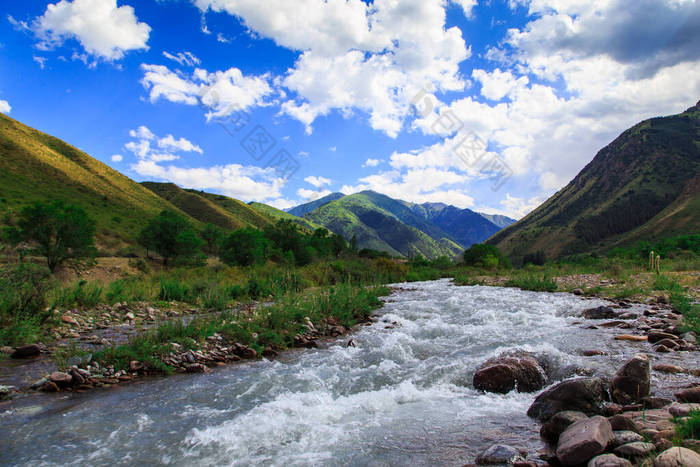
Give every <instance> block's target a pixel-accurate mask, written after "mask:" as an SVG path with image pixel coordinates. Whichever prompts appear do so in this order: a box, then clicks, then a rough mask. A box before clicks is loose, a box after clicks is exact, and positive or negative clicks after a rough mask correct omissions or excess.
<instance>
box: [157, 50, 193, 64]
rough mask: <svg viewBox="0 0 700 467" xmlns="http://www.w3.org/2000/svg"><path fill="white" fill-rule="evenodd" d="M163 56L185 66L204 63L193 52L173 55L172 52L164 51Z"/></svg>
mask: <svg viewBox="0 0 700 467" xmlns="http://www.w3.org/2000/svg"><path fill="white" fill-rule="evenodd" d="M163 56H164V57H165V58H167V59H169V60H172V61H174V62H177V63H179V64H180V65H184V66H195V65H199V64H200V63H202V62H201V61H200V60H199V59H198V58H197V57H196V56H195V55H194V54H193V53H192V52H188V51H184V52H177V53H176V54H171V53H170V52H167V51H165V50H164V51H163Z"/></svg>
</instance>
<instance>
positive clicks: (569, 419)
mask: <svg viewBox="0 0 700 467" xmlns="http://www.w3.org/2000/svg"><path fill="white" fill-rule="evenodd" d="M587 418H588V415H586V414H585V413H583V412H575V411H573V410H564V411H563V412H559V413H556V414H554V416H552V418H550V419H549V420H547V421H546V422H545V423H544V424H543V425H542V428H540V436H541V437H542V439H544V440H545V441H547V442H548V443H549V444H551V445H552V446H556V445H557V442H558V441H559V436H561V434H562V433H563V432H564V431H565V430H566V429H567V428H568V427H569V426H570V425H572V424H573V423H576V422H578V421H579V420H585V419H587Z"/></svg>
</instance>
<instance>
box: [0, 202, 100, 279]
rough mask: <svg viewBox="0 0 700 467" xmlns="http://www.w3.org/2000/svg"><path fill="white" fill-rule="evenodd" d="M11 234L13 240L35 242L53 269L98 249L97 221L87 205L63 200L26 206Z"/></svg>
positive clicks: (15, 241) (85, 256)
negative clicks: (96, 242)
mask: <svg viewBox="0 0 700 467" xmlns="http://www.w3.org/2000/svg"><path fill="white" fill-rule="evenodd" d="M7 237H8V239H9V240H10V241H11V242H13V243H19V242H27V243H29V244H31V245H35V246H36V251H37V252H38V253H39V254H41V255H42V256H45V257H46V264H47V265H48V267H49V269H50V270H51V272H54V271H55V270H56V269H57V268H58V267H59V266H60V265H62V264H63V263H64V262H66V261H68V260H76V261H80V260H84V259H87V258H91V257H94V255H95V251H96V250H95V238H94V237H95V221H93V220H92V219H91V218H90V217H89V216H88V215H87V213H86V212H85V211H84V210H83V209H81V208H79V207H77V206H72V205H66V204H64V203H63V202H62V201H54V202H53V203H51V204H46V203H41V202H36V203H34V204H33V205H31V206H27V207H25V208H24V209H22V211H21V212H20V215H19V219H18V221H17V225H16V226H12V227H10V228H9V229H8V230H7Z"/></svg>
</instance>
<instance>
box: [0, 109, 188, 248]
mask: <svg viewBox="0 0 700 467" xmlns="http://www.w3.org/2000/svg"><path fill="white" fill-rule="evenodd" d="M53 200H64V201H66V202H68V203H71V204H74V205H76V206H80V207H81V208H83V209H84V210H85V211H86V212H87V213H88V214H89V215H90V217H92V218H93V219H95V221H96V223H97V231H96V237H97V244H98V246H99V247H100V248H105V249H112V250H116V249H118V248H120V247H122V246H124V244H129V243H133V242H134V241H135V239H136V237H137V235H138V233H139V232H140V230H141V228H143V225H144V223H145V222H146V220H147V219H150V218H151V217H153V216H155V215H157V214H158V213H159V212H160V211H161V210H163V209H166V208H167V209H172V210H174V211H178V212H180V210H179V209H178V208H176V207H175V206H173V205H172V204H170V203H168V202H167V201H165V200H163V199H162V198H160V197H159V196H157V195H156V194H154V193H153V192H152V191H150V190H148V189H147V188H146V187H144V186H142V185H140V184H138V183H136V182H135V181H133V180H131V179H129V178H128V177H125V176H124V175H122V174H120V173H119V172H117V171H116V170H113V169H111V168H110V167H108V166H107V165H105V164H103V163H102V162H99V161H98V160H95V159H93V158H92V157H90V156H89V155H87V154H85V153H84V152H82V151H80V150H78V149H76V148H75V147H73V146H71V145H69V144H67V143H65V142H63V141H61V140H60V139H58V138H54V137H53V136H49V135H47V134H45V133H42V132H40V131H38V130H35V129H33V128H30V127H28V126H26V125H24V124H22V123H20V122H18V121H16V120H14V119H12V118H10V117H8V116H6V115H4V114H0V210H2V211H6V210H17V209H19V208H21V207H23V206H25V205H27V204H30V203H32V202H35V201H43V202H47V201H53ZM0 222H2V221H0Z"/></svg>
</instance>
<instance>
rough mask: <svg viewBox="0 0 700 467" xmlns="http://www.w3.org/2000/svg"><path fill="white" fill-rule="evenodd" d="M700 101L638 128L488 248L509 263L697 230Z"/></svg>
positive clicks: (699, 219)
mask: <svg viewBox="0 0 700 467" xmlns="http://www.w3.org/2000/svg"><path fill="white" fill-rule="evenodd" d="M699 174H700V102H698V104H696V105H695V106H694V107H691V108H690V109H688V110H687V111H685V112H683V113H681V114H678V115H673V116H669V117H658V118H652V119H649V120H646V121H644V122H641V123H639V124H637V125H635V126H634V127H632V128H630V129H629V130H627V131H625V132H624V133H622V134H621V135H620V136H619V137H618V138H617V139H615V141H613V142H612V143H610V144H609V145H608V146H606V147H605V148H603V149H602V150H601V151H600V152H598V154H597V155H596V156H595V158H594V159H593V160H592V161H591V162H590V163H589V164H588V165H587V166H586V167H585V168H584V169H583V170H582V171H581V172H580V173H579V174H578V175H577V176H576V177H575V178H574V179H573V180H572V181H571V183H569V184H568V185H567V186H566V187H564V188H563V189H562V190H560V191H559V192H558V193H556V194H555V195H554V196H552V197H551V198H550V199H548V200H547V201H546V202H545V203H544V204H542V205H541V206H540V207H538V208H537V209H535V210H534V211H533V212H531V213H530V214H529V215H527V216H526V217H524V218H523V219H521V220H520V221H518V222H517V223H515V224H513V225H511V226H510V227H508V228H506V229H504V230H502V231H500V232H498V233H497V234H496V235H494V236H493V237H491V238H490V239H489V240H488V243H490V244H493V245H496V246H498V247H499V248H500V249H501V251H503V252H504V253H505V254H506V255H507V256H509V257H510V258H511V259H513V260H515V261H516V262H517V261H518V260H519V259H521V258H522V256H523V255H524V254H526V253H533V252H535V251H537V250H543V251H545V252H546V253H547V256H548V257H549V258H556V257H560V256H564V255H567V254H573V253H579V252H584V251H591V250H604V249H607V248H609V247H611V246H615V245H623V244H626V243H629V242H633V241H636V240H639V239H642V238H643V239H646V240H654V239H656V238H660V237H664V236H669V235H677V234H680V233H697V232H698V231H700V209H699V207H700V206H699V205H700V201H699V200H698V197H699V196H700V190H699V187H700V182H699V181H698V180H699V179H700V175H699Z"/></svg>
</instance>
